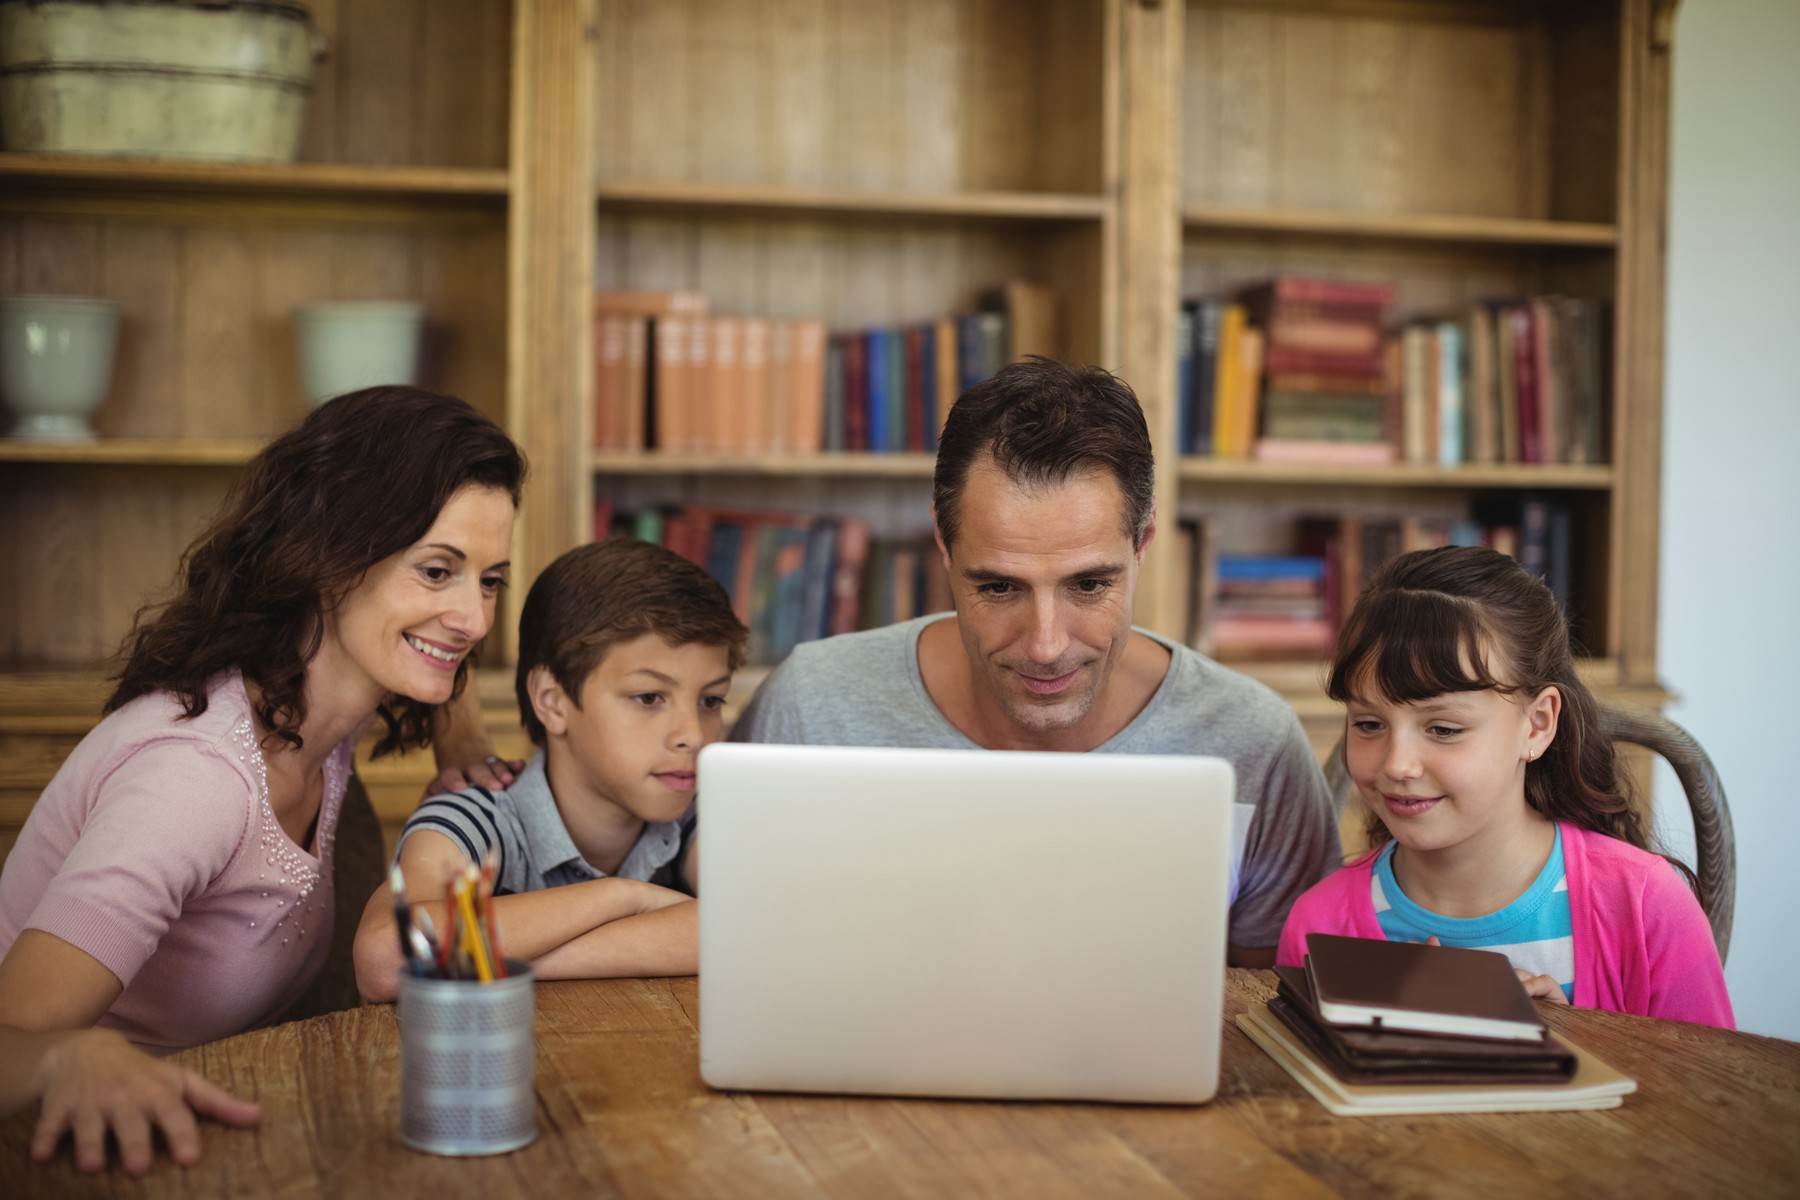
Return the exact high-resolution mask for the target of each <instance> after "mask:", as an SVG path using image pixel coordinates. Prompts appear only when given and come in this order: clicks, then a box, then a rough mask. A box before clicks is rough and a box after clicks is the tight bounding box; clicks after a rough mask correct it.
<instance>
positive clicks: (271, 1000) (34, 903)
mask: <svg viewBox="0 0 1800 1200" xmlns="http://www.w3.org/2000/svg"><path fill="white" fill-rule="evenodd" d="M524 470H525V464H524V460H523V458H522V457H521V455H520V454H519V451H518V448H517V447H516V446H514V445H513V443H512V441H511V439H509V438H508V437H507V436H506V434H505V433H503V432H502V431H501V430H500V429H499V428H498V427H497V426H496V425H494V423H493V422H491V421H489V420H488V419H487V418H486V417H484V416H482V415H481V414H480V413H478V412H476V411H475V410H474V409H473V408H470V407H469V406H468V405H467V404H465V403H463V402H462V401H461V400H456V399H452V398H450V397H447V396H437V395H433V394H431V393H429V392H423V391H419V390H417V389H413V388H398V387H392V388H371V389H369V390H367V391H363V392H355V393H352V394H350V395H347V396H343V397H340V398H338V399H336V400H333V401H332V402H330V403H329V404H326V405H324V406H323V407H321V408H319V409H318V410H316V411H315V412H313V413H312V415H310V416H309V417H307V419H306V420H305V422H303V423H302V424H301V425H300V426H299V427H298V428H297V429H295V430H293V431H292V432H290V433H287V434H285V435H284V436H282V437H280V438H277V439H276V440H275V441H273V442H272V443H270V444H269V446H268V447H267V448H266V449H264V450H263V451H262V453H261V454H259V455H257V457H256V458H255V460H253V461H252V462H251V463H250V465H249V467H248V468H247V469H246V471H245V472H244V475H243V476H242V477H241V479H240V480H239V482H238V483H237V485H236V487H235V488H234V489H233V491H232V493H231V495H230V497H229V498H228V499H227V500H226V503H225V506H224V509H223V510H222V511H221V513H220V515H219V517H218V518H217V520H216V521H215V522H214V524H213V526H212V528H211V529H210V530H208V531H207V532H206V533H205V534H203V535H202V536H201V538H200V539H199V540H198V541H197V542H196V543H195V544H194V546H193V547H192V548H191V549H190V550H189V551H188V553H187V554H186V556H185V557H184V558H183V560H182V564H181V569H180V572H179V589H178V591H177V593H176V595H175V598H174V599H173V600H171V601H170V602H169V603H167V604H166V605H163V606H162V607H161V608H160V609H157V610H146V612H145V613H143V614H140V617H139V620H138V623H137V626H136V628H135V629H134V630H133V631H132V634H131V637H130V638H129V639H128V641H127V644H126V653H125V656H124V665H123V667H122V668H121V670H120V673H119V676H118V683H117V688H116V690H115V691H114V692H113V695H112V698H111V699H110V700H109V701H107V704H106V711H107V713H108V715H107V717H106V718H105V719H104V720H103V721H101V722H100V724H99V725H97V726H96V727H95V728H94V730H93V731H92V732H91V733H89V734H88V736H87V737H85V738H84V739H82V741H81V744H80V745H78V746H77V747H76V748H75V749H74V751H72V752H71V753H70V755H69V758H68V760H67V761H66V762H65V763H64V764H63V766H62V768H61V769H60V770H59V771H58V772H57V774H56V776H55V778H54V779H52V780H51V782H50V784H49V786H48V787H47V788H45V790H44V793H43V795H42V797H41V798H40V799H39V800H38V802H37V804H36V805H34V806H33V808H32V811H31V815H30V817H29V818H28V819H27V821H26V823H25V827H24V829H23V830H22V831H21V833H20V835H19V840H18V843H17V845H16V846H15V847H14V848H13V851H12V853H11V855H10V856H9V857H8V858H7V860H6V866H5V870H4V873H0V956H4V957H3V958H0V1113H4V1112H7V1111H10V1110H11V1109H13V1108H17V1107H21V1106H23V1105H25V1104H27V1103H30V1102H31V1101H32V1100H40V1101H41V1102H42V1106H43V1110H42V1117H41V1119H40V1121H39V1123H38V1126H37V1130H36V1133H35V1135H34V1137H33V1139H32V1144H31V1149H32V1156H33V1157H34V1158H36V1159H38V1160H39V1161H43V1160H44V1159H47V1158H48V1157H49V1156H50V1154H51V1152H52V1150H53V1149H54V1147H55V1145H56V1142H57V1140H58V1138H59V1137H60V1136H61V1134H62V1133H63V1132H64V1130H66V1129H68V1130H73V1132H74V1135H75V1159H76V1164H77V1165H78V1166H79V1167H80V1168H82V1169H83V1170H88V1171H94V1170H98V1169H100V1167H101V1166H102V1165H104V1162H105V1157H106V1141H107V1136H108V1134H109V1133H110V1134H111V1135H112V1136H113V1137H114V1138H116V1140H117V1142H118V1146H119V1156H120V1158H121V1159H122V1160H123V1162H124V1164H125V1167H126V1168H127V1169H128V1170H129V1171H131V1172H132V1173H134V1174H137V1173H141V1172H143V1171H145V1170H147V1169H148V1168H149V1166H150V1161H151V1145H152V1140H151V1136H152V1127H153V1126H155V1127H160V1129H161V1131H162V1133H163V1135H164V1137H165V1139H166V1140H167V1142H168V1145H169V1148H170V1153H171V1154H172V1155H173V1156H174V1158H175V1159H176V1160H177V1161H179V1162H183V1163H187V1162H192V1161H193V1160H194V1159H195V1158H196V1157H198V1154H199V1138H198V1133H197V1131H196V1129H195V1114H196V1113H203V1114H207V1115H211V1116H214V1117H217V1118H219V1119H221V1120H224V1121H227V1122H230V1123H232V1124H250V1123H253V1122H254V1121H255V1120H256V1119H257V1117H258V1112H257V1109H256V1106H255V1105H253V1104H247V1103H245V1102H243V1101H242V1100H239V1099H237V1098H236V1097H233V1096H231V1095H229V1094H228V1093H226V1092H225V1091H224V1090H222V1089H220V1088H219V1087H217V1086H215V1085H213V1084H211V1083H209V1082H207V1081H206V1080H205V1079H203V1078H201V1077H200V1076H198V1075H196V1074H194V1073H193V1072H192V1071H183V1070H179V1069H177V1068H175V1067H174V1066H172V1065H170V1064H167V1063H163V1062H159V1061H157V1060H156V1059H155V1058H153V1057H151V1054H150V1053H146V1052H145V1051H150V1052H151V1053H159V1052H167V1051H170V1050H173V1049H176V1048H179V1047H183V1046H191V1045H195V1044H198V1043H200V1042H205V1041H210V1040H212V1039H214V1038H220V1037H225V1036H227V1035H229V1034H233V1033H238V1032H241V1031H243V1030H246V1029H251V1028H254V1027H256V1026H258V1025H262V1024H266V1023H268V1022H269V1021H271V1020H273V1019H274V1018H275V1017H276V1016H277V1015H278V1014H280V1013H281V1012H282V1011H283V1009H285V1008H286V1007H287V1006H288V1005H289V1004H290V1003H292V1002H293V1000H294V999H295V998H296V997H297V996H298V995H299V994H300V993H301V992H302V991H303V990H305V988H306V986H307V984H308V982H309V981H310V980H311V979H312V977H313V976H314V975H315V974H316V973H317V972H318V970H319V967H320V964H321V963H322V962H323V961H324V957H325V952H326V948H327V945H328V943H329V942H330V941H331V934H332V894H331V893H332V882H333V881H332V845H333V838H334V835H335V833H336V827H337V819H338V813H339V811H340V807H341V803H342V800H343V796H344V790H345V787H346V784H347V782H348V780H349V777H350V768H351V754H352V752H353V750H354V749H355V746H356V743H357V739H358V737H359V735H360V733H361V731H362V730H363V728H364V727H365V726H366V725H368V723H369V722H370V721H371V720H373V719H376V718H379V720H380V721H381V723H382V726H383V729H384V736H383V737H382V738H381V741H380V744H379V745H378V746H377V747H376V751H375V752H376V753H377V754H382V753H385V752H387V751H390V750H395V749H399V748H403V747H408V746H417V745H422V744H424V743H425V742H426V741H427V739H428V722H429V721H430V719H431V717H432V714H433V712H434V709H435V708H436V707H437V706H439V705H443V704H445V703H447V702H448V701H450V700H451V699H452V698H453V697H454V696H456V695H457V694H458V692H459V691H460V690H461V688H462V686H463V684H464V682H465V679H466V676H467V673H468V666H469V657H470V655H471V653H472V651H473V650H474V648H475V646H476V644H477V643H478V642H479V641H480V640H481V638H482V636H483V635H484V634H486V633H487V631H488V628H489V626H490V625H491V624H492V623H493V619H494V606H495V603H496V600H497V598H498V594H499V591H500V588H501V587H502V586H503V584H504V583H505V576H506V568H507V556H508V547H509V544H510V542H511V538H512V525H513V513H514V510H515V509H516V508H517V505H518V500H519V491H520V486H521V484H522V482H523V476H524Z"/></svg>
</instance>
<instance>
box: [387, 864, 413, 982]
mask: <svg viewBox="0 0 1800 1200" xmlns="http://www.w3.org/2000/svg"><path fill="white" fill-rule="evenodd" d="M388 890H389V891H390V892H392V893H393V896H394V932H395V933H396V934H397V935H398V936H399V938H400V963H401V965H402V966H403V967H404V968H405V969H406V971H407V973H408V974H413V975H416V974H418V964H417V963H416V962H415V961H414V959H413V943H412V909H411V908H409V907H408V906H407V903H406V878H405V877H404V876H403V875H401V874H400V864H399V863H395V864H394V866H393V869H392V870H390V871H389V872H388Z"/></svg>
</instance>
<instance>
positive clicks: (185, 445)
mask: <svg viewBox="0 0 1800 1200" xmlns="http://www.w3.org/2000/svg"><path fill="white" fill-rule="evenodd" d="M265 444H266V443H265V442H262V441H259V440H257V439H254V438H96V439H94V440H93V441H91V442H34V441H25V440H23V439H20V438H0V462H7V463H46V464H52V463H61V464H68V465H77V466H145V467H240V466H243V465H244V464H245V463H247V462H249V461H250V460H251V459H252V458H254V457H256V454H257V452H258V451H259V450H261V449H262V448H263V446H264V445H265Z"/></svg>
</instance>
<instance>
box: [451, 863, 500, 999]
mask: <svg viewBox="0 0 1800 1200" xmlns="http://www.w3.org/2000/svg"><path fill="white" fill-rule="evenodd" d="M472 877H473V878H472ZM477 878H480V876H479V875H478V874H476V872H474V871H473V870H472V869H471V870H470V872H469V873H468V874H466V875H464V876H463V877H462V879H461V880H459V881H458V887H457V889H456V907H457V909H458V910H460V911H461V913H462V917H463V930H464V935H463V936H464V937H466V938H467V939H468V948H469V954H470V957H472V958H474V960H475V978H477V979H479V980H480V981H481V982H483V983H492V982H494V968H493V967H492V966H490V965H489V963H488V956H487V947H486V946H485V945H483V944H482V940H481V925H480V923H479V922H477V921H476V920H475V902H474V899H473V896H474V892H475V888H474V879H477Z"/></svg>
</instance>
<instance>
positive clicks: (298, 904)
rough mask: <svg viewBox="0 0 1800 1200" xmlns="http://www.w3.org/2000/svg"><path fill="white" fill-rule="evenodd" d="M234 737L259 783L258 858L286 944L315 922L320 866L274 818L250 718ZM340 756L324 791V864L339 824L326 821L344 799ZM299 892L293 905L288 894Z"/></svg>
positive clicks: (277, 932)
mask: <svg viewBox="0 0 1800 1200" xmlns="http://www.w3.org/2000/svg"><path fill="white" fill-rule="evenodd" d="M231 736H232V739H233V740H234V741H236V742H237V744H238V761H239V762H242V763H245V764H246V765H248V766H249V768H250V773H251V775H252V776H254V777H255V779H256V795H257V807H258V808H259V809H260V810H261V812H262V827H261V829H260V830H259V831H258V833H257V839H256V851H255V852H256V854H257V855H258V856H259V857H261V859H262V862H261V863H259V864H258V865H257V878H258V879H260V880H262V881H263V883H264V884H265V885H266V890H264V892H263V896H264V898H265V899H266V898H270V892H271V891H273V892H275V893H276V894H275V896H274V897H273V899H274V902H275V928H274V936H279V937H280V938H281V944H282V945H284V946H285V945H287V944H288V940H289V939H290V938H303V937H305V936H306V929H307V925H308V924H309V923H311V922H313V921H314V920H315V918H317V916H318V915H319V911H320V908H321V905H320V901H319V898H318V896H317V895H315V893H316V892H317V891H318V887H319V881H320V879H321V878H322V874H321V871H320V869H319V867H318V866H315V865H314V864H313V860H312V858H311V856H310V855H307V854H305V853H304V852H302V851H301V850H300V848H299V847H297V846H295V845H294V842H293V839H292V838H290V837H288V835H287V831H286V830H284V829H282V827H281V822H280V821H278V820H276V818H275V808H274V805H272V804H271V803H270V802H269V764H268V761H267V760H266V759H264V757H263V752H262V746H261V745H259V744H258V743H257V740H256V730H255V727H254V726H252V725H251V723H250V719H249V718H248V717H245V718H243V719H241V720H239V721H238V723H237V724H236V725H233V726H232V727H231ZM338 760H339V756H338V755H335V754H334V755H332V757H331V758H330V759H328V760H326V764H325V791H324V794H323V795H322V796H321V797H320V801H319V816H318V828H319V829H320V831H321V832H320V835H319V838H318V842H319V860H318V861H319V862H320V863H321V864H329V863H330V861H331V838H332V834H333V833H335V832H336V829H337V822H335V821H331V822H327V821H326V820H325V817H326V810H327V809H328V808H329V807H330V806H331V805H332V804H333V803H334V802H335V800H336V798H337V797H339V796H341V795H343V790H344V782H345V780H344V779H342V778H340V777H339V776H340V775H342V774H344V772H343V771H342V768H341V766H340V765H339V761H338ZM289 887H292V888H293V889H294V897H293V903H292V905H291V906H290V905H289V903H288V900H287V897H286V895H285V893H286V892H287V889H288V888H289ZM258 924H259V922H256V921H252V922H250V928H252V929H255V928H257V926H258Z"/></svg>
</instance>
